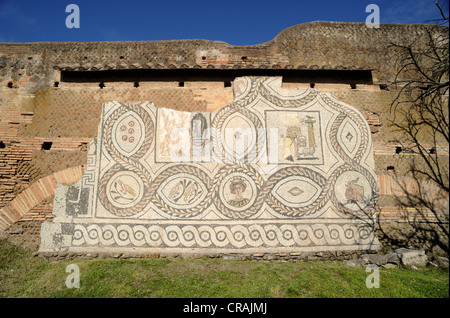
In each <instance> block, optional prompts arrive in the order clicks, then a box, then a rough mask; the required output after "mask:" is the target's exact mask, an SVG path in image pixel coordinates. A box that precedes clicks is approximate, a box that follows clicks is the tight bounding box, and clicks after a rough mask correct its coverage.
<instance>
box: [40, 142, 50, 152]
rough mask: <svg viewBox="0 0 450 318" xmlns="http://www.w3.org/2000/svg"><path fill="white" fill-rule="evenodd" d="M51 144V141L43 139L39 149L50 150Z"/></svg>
mask: <svg viewBox="0 0 450 318" xmlns="http://www.w3.org/2000/svg"><path fill="white" fill-rule="evenodd" d="M52 145H53V142H51V141H44V142H43V143H42V147H41V149H42V150H50V149H51V148H52Z"/></svg>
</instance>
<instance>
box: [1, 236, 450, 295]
mask: <svg viewBox="0 0 450 318" xmlns="http://www.w3.org/2000/svg"><path fill="white" fill-rule="evenodd" d="M69 264H77V265H78V267H79V269H80V288H71V289H70V288H67V287H66V285H65V281H66V278H67V276H68V275H69V273H66V266H67V265H69ZM369 274H370V273H366V271H365V268H355V267H349V266H346V265H344V264H343V262H300V263H275V262H274V263H272V262H256V261H225V260H222V259H142V260H100V259H97V260H71V261H59V262H49V261H46V260H44V259H42V258H39V257H33V256H32V255H31V252H30V251H28V250H25V249H23V248H21V247H16V246H12V245H10V244H8V243H6V242H5V241H1V240H0V297H13V298H17V297H20V298H22V297H39V298H40V297H45V298H46V297H59V298H64V297H85V298H91V297H108V298H109V297H139V298H140V297H156V298H159V297H165V298H184V297H187V298H197V297H202V298H209V297H219V298H223V297H229V298H243V297H245V298H271V297H283V298H288V297H308V298H325V297H330V298H339V297H345V298H358V297H364V298H372V297H373V298H411V297H413V298H415V297H420V298H448V297H449V273H448V270H442V269H436V268H426V269H419V270H413V269H383V268H381V269H380V288H371V289H369V288H367V287H366V284H365V282H366V278H367V276H368V275H369Z"/></svg>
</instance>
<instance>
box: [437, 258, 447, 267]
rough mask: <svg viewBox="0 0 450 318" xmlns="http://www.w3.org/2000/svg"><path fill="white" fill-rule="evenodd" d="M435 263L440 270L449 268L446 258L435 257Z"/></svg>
mask: <svg viewBox="0 0 450 318" xmlns="http://www.w3.org/2000/svg"><path fill="white" fill-rule="evenodd" d="M436 263H437V266H439V267H440V268H448V267H449V266H448V263H449V262H448V258H447V257H442V256H439V257H437V258H436Z"/></svg>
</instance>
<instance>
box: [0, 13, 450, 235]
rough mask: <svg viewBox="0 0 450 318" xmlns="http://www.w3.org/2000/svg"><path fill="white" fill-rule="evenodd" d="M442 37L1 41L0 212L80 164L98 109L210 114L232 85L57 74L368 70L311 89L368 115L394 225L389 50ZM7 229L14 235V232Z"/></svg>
mask: <svg viewBox="0 0 450 318" xmlns="http://www.w3.org/2000/svg"><path fill="white" fill-rule="evenodd" d="M439 30H440V29H439V28H438V27H435V26H430V25H390V24H385V25H382V27H381V28H380V29H368V28H366V27H365V26H364V24H360V23H337V22H312V23H307V24H302V25H298V26H293V27H291V28H288V29H286V30H283V31H282V32H280V34H279V35H278V36H277V37H275V38H274V39H273V40H272V41H269V42H267V43H262V44H259V45H253V46H244V47H234V46H231V45H229V44H227V43H224V42H219V41H206V40H177V41H157V42H118V43H116V42H102V43H0V208H8V209H9V208H10V205H11V204H12V202H13V201H14V199H16V198H17V197H18V195H20V194H21V193H23V192H24V190H26V189H29V187H30V185H32V184H34V183H36V182H38V181H39V180H41V179H43V178H46V177H49V176H52V175H54V174H55V173H58V172H60V171H64V170H65V169H68V168H75V167H83V166H85V165H86V160H87V145H88V144H89V142H90V141H91V140H92V138H94V137H95V136H96V133H97V127H98V123H99V120H100V111H101V105H102V103H104V102H108V101H112V100H116V101H122V102H131V101H152V102H154V103H155V104H156V105H157V106H158V107H165V108H172V109H177V110H187V111H214V110H218V109H220V108H221V107H223V106H225V105H227V104H228V103H230V102H231V101H232V100H233V93H232V87H230V84H231V85H232V84H233V83H232V82H231V83H228V85H227V84H225V83H224V82H222V81H207V80H204V81H185V82H183V83H182V85H181V83H180V82H179V81H139V82H138V83H137V84H138V85H136V83H135V82H134V81H126V82H114V81H111V82H108V81H105V82H104V83H103V85H104V86H103V87H100V83H98V82H91V83H88V82H82V83H80V82H78V83H77V82H64V81H62V80H61V72H64V71H98V70H133V69H158V70H173V69H182V70H186V72H189V70H198V69H204V70H217V71H218V72H220V70H233V69H240V70H244V71H246V70H247V71H250V70H255V69H261V70H368V71H370V72H371V76H372V80H373V81H372V83H368V84H367V85H362V84H357V85H356V86H355V85H352V86H350V85H349V84H347V83H346V84H328V83H315V89H317V90H320V91H326V92H331V93H333V94H334V95H335V96H336V97H337V98H338V99H340V100H341V101H343V102H345V103H347V104H349V105H352V106H354V107H355V108H357V109H358V110H360V111H361V113H362V114H363V115H364V116H365V118H366V120H367V122H368V123H369V126H370V128H371V132H372V139H373V145H374V156H375V170H376V173H377V174H378V176H379V182H380V194H381V198H380V201H379V205H380V207H381V212H380V213H382V215H383V216H384V217H386V218H387V219H390V220H400V219H402V217H401V215H400V214H399V212H398V210H397V209H396V208H395V199H394V196H395V194H396V191H398V189H397V190H396V188H395V180H394V178H393V170H392V169H394V171H395V172H397V173H400V174H402V173H403V172H404V171H405V170H406V169H407V163H408V161H409V155H408V154H405V153H404V152H401V151H400V152H399V149H398V147H399V145H398V143H396V142H395V140H397V139H398V137H399V136H398V135H397V133H396V132H395V131H393V130H392V128H390V127H389V122H390V121H391V119H392V116H393V114H392V113H391V112H390V104H391V102H392V101H393V99H394V97H395V96H396V93H397V91H395V90H392V88H391V90H390V91H389V90H386V89H385V88H386V85H387V84H389V83H390V82H392V81H393V79H394V76H395V72H396V64H395V63H396V61H395V59H394V57H393V56H394V53H395V52H394V50H393V49H392V48H391V47H390V46H389V45H390V44H391V43H399V44H406V43H408V41H409V39H412V38H415V37H418V36H421V35H424V34H425V33H426V32H428V31H430V32H439ZM420 41H421V40H419V42H418V44H419V45H420V43H422V42H420ZM136 86H137V87H136ZM309 86H310V82H308V81H305V82H304V83H288V82H286V83H283V87H284V88H296V87H309ZM49 147H50V148H49ZM48 148H49V149H48ZM445 150H446V151H447V154H448V149H444V153H445ZM24 198H25V196H23V198H21V199H20V200H24ZM51 198H52V197H51V195H50V196H48V197H46V198H43V199H42V200H41V201H39V200H31V201H33V202H35V201H36V205H34V206H30V208H29V210H28V211H27V212H26V213H25V214H24V215H23V216H21V217H20V218H21V219H22V221H24V222H35V221H36V220H37V221H36V222H37V224H39V222H40V221H41V220H43V219H47V218H51V207H52V201H51ZM29 201H30V200H29ZM31 201H30V202H31ZM37 201H39V202H37ZM30 204H31V203H30ZM27 206H28V205H27ZM0 213H6V212H5V210H3V212H0ZM12 214H14V213H12ZM0 217H2V216H1V215H0ZM3 217H4V218H6V219H9V218H10V217H11V216H10V215H8V216H6V215H3ZM13 223H14V222H13ZM33 224H35V223H33ZM17 226H20V225H19V223H18V224H17V225H16V227H17ZM33 228H34V227H33ZM36 228H37V229H38V226H36ZM10 230H11V231H12V232H14V233H16V234H15V235H16V236H18V234H17V233H19V232H20V231H17V229H14V228H11V229H10ZM12 232H11V233H12ZM33 233H34V232H33ZM32 241H33V240H32Z"/></svg>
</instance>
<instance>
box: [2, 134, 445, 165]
mask: <svg viewBox="0 0 450 318" xmlns="http://www.w3.org/2000/svg"><path fill="white" fill-rule="evenodd" d="M52 144H53V143H52V142H51V141H44V142H43V143H42V146H41V149H42V150H50V149H51V148H52ZM81 145H82V146H86V144H85V143H82V144H81ZM2 148H6V145H5V143H4V142H3V141H0V149H2ZM402 151H403V148H402V147H395V153H396V154H400V153H401V152H402ZM429 153H430V154H432V155H434V154H436V149H435V148H431V149H430V150H429ZM388 170H390V169H388Z"/></svg>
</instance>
